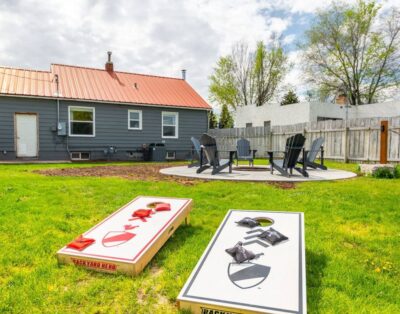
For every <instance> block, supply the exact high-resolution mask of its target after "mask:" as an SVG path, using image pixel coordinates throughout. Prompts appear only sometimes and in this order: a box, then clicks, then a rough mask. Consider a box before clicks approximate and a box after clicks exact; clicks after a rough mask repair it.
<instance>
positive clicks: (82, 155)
mask: <svg viewBox="0 0 400 314" xmlns="http://www.w3.org/2000/svg"><path fill="white" fill-rule="evenodd" d="M70 156H71V160H90V153H88V152H71V155H70Z"/></svg>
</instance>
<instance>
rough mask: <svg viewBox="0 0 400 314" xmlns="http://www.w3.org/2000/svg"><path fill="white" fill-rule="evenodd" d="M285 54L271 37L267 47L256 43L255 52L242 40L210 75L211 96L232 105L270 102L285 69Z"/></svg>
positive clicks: (222, 103)
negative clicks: (269, 44)
mask: <svg viewBox="0 0 400 314" xmlns="http://www.w3.org/2000/svg"><path fill="white" fill-rule="evenodd" d="M286 60H287V57H286V55H285V53H284V51H283V49H282V47H281V46H280V44H279V41H278V40H274V42H273V45H272V47H270V48H269V49H268V48H267V47H266V46H265V44H264V43H263V42H259V43H258V44H257V49H256V51H255V52H251V51H249V48H248V45H247V44H245V43H243V42H241V43H237V44H235V45H234V46H233V48H232V53H231V54H230V55H229V56H225V57H221V58H220V59H219V60H218V63H217V67H216V68H215V69H214V73H213V74H212V75H211V76H210V86H209V91H210V99H211V101H213V102H216V103H218V104H221V105H225V104H226V105H228V106H230V107H232V108H234V109H235V108H236V107H237V106H247V105H251V104H255V105H257V106H262V105H264V104H265V103H266V102H267V101H269V100H270V99H271V98H272V97H273V95H274V93H275V91H276V88H277V86H278V84H279V83H280V82H281V81H282V79H283V77H284V75H285V74H286V72H287V67H288V66H287V64H286Z"/></svg>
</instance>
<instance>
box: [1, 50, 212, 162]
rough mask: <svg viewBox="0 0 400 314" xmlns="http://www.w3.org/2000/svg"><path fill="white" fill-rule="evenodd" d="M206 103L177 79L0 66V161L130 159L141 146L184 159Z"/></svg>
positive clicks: (202, 124)
mask: <svg viewBox="0 0 400 314" xmlns="http://www.w3.org/2000/svg"><path fill="white" fill-rule="evenodd" d="M209 110H210V106H209V105H208V104H207V103H206V102H205V101H204V100H203V99H202V98H201V97H200V96H199V95H198V94H197V93H196V92H195V91H194V90H193V88H192V87H191V86H190V85H189V84H188V83H187V82H186V81H185V79H184V77H183V78H182V79H177V78H169V77H159V76H151V75H142V74H134V73H126V72H117V71H114V68H113V63H112V62H111V60H110V55H109V60H108V62H107V63H106V66H105V69H93V68H85V67H78V66H67V65H60V64H52V65H51V69H50V71H34V70H25V69H15V68H6V67H0V160H15V159H39V160H70V159H72V160H102V159H112V160H130V159H137V158H140V156H141V153H140V151H141V150H142V146H143V144H150V143H160V144H164V145H165V148H166V151H167V154H166V157H167V158H169V159H183V158H186V157H187V155H188V152H189V151H190V149H191V143H190V137H191V136H200V135H201V134H202V133H204V132H206V131H207V128H208V123H207V121H208V118H207V117H208V111H209Z"/></svg>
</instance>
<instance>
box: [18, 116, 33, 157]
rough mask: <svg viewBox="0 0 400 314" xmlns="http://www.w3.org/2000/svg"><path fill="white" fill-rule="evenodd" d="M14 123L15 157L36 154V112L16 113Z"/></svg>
mask: <svg viewBox="0 0 400 314" xmlns="http://www.w3.org/2000/svg"><path fill="white" fill-rule="evenodd" d="M15 123H16V129H15V132H16V134H15V135H16V144H17V145H16V146H17V157H37V156H38V129H37V116H36V114H24V113H17V114H16V115H15Z"/></svg>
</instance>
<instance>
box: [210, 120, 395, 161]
mask: <svg viewBox="0 0 400 314" xmlns="http://www.w3.org/2000/svg"><path fill="white" fill-rule="evenodd" d="M381 121H388V127H387V129H386V130H384V129H385V128H384V127H382V126H381ZM382 130H383V131H385V132H386V134H387V139H386V140H387V149H386V150H387V151H386V155H387V160H388V162H400V116H398V117H392V118H365V119H353V120H348V121H347V122H346V121H344V120H327V121H319V122H309V123H299V124H294V125H284V126H273V127H272V128H271V129H269V128H264V127H250V128H233V129H212V130H209V134H210V135H212V136H215V137H216V139H217V143H218V147H219V149H220V150H222V151H228V150H232V149H235V147H236V141H237V140H238V139H239V138H241V137H243V138H246V139H248V140H249V141H250V142H251V145H252V149H257V156H258V157H266V156H267V153H266V152H267V151H268V150H280V151H282V150H284V148H285V143H286V139H287V138H288V137H289V136H291V135H293V134H296V133H302V134H304V135H305V137H306V139H307V140H306V148H308V147H310V143H311V142H312V141H313V140H314V139H316V138H318V137H320V136H322V137H324V138H325V143H324V149H325V158H327V159H333V160H343V161H355V162H379V161H380V160H381V156H382V155H381V152H380V149H381V133H382ZM382 138H384V136H383V137H382ZM382 148H384V145H382Z"/></svg>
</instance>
